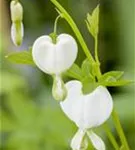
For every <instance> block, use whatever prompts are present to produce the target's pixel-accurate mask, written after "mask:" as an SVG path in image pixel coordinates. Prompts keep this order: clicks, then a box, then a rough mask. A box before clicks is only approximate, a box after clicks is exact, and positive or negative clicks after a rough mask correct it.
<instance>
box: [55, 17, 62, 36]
mask: <svg viewBox="0 0 135 150" xmlns="http://www.w3.org/2000/svg"><path fill="white" fill-rule="evenodd" d="M60 18H61V16H60V15H59V16H58V17H57V18H56V19H55V22H54V34H56V35H57V24H58V20H59V19H60Z"/></svg>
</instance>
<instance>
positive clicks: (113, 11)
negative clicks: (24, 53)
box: [0, 0, 135, 150]
mask: <svg viewBox="0 0 135 150" xmlns="http://www.w3.org/2000/svg"><path fill="white" fill-rule="evenodd" d="M20 1H21V3H22V5H23V6H24V26H25V36H24V42H23V45H22V46H21V47H18V48H16V47H14V45H13V43H12V42H11V39H10V26H11V21H10V11H9V4H10V1H9V0H0V64H1V66H0V99H1V103H0V117H1V118H0V119H1V120H0V123H1V124H0V125H1V128H0V149H1V150H56V149H59V150H69V149H70V148H69V143H70V140H71V138H72V136H73V135H74V133H75V132H76V130H77V129H76V127H75V125H74V124H73V123H72V122H71V121H69V120H68V119H67V118H66V116H65V115H64V114H63V112H62V111H61V110H60V108H59V105H58V103H57V102H55V101H54V100H53V98H52V96H51V86H52V78H51V77H50V76H49V75H46V74H44V73H43V72H41V71H40V70H38V69H37V68H32V67H30V66H25V65H15V64H12V63H10V62H8V61H7V60H6V59H5V57H4V56H5V55H7V54H8V53H10V52H13V51H21V50H27V49H28V47H29V46H32V44H33V42H34V41H35V39H36V38H37V37H39V36H41V35H44V34H49V33H51V32H52V31H53V24H54V20H55V18H56V16H57V13H56V11H55V9H54V6H53V5H52V4H51V3H50V1H49V0H40V1H39V0H20ZM59 2H60V3H61V4H62V5H63V6H64V7H65V8H66V10H68V12H69V13H70V14H71V15H72V17H73V18H74V20H75V21H76V23H77V25H78V27H79V29H80V31H81V32H82V33H83V36H84V38H85V40H86V42H87V44H88V46H89V47H90V49H93V48H94V46H93V42H94V41H93V39H92V37H91V36H90V35H89V33H88V31H87V28H86V26H85V22H84V20H85V19H86V14H87V12H92V10H93V8H95V7H96V5H97V4H99V3H100V9H101V10H100V12H101V13H100V34H99V51H100V60H101V67H102V72H106V71H110V70H123V71H125V78H128V79H131V80H134V75H135V74H134V73H135V66H134V64H135V62H134V61H135V58H134V56H135V53H134V52H135V47H134V40H135V37H134V35H135V30H134V26H135V24H134V22H135V20H134V18H135V13H134V0H130V1H127V0H121V1H118V0H101V1H100V2H99V0H59ZM62 32H65V33H69V34H71V35H73V36H74V34H73V32H72V30H71V28H70V27H69V25H68V24H67V23H66V21H64V20H61V21H60V22H59V26H58V33H62ZM74 37H75V36H74ZM84 59H85V55H84V53H83V51H82V49H81V48H80V47H79V56H78V58H77V61H76V62H77V63H78V64H79V65H80V64H81V62H82V61H83V60H84ZM109 90H110V92H111V93H112V95H113V98H114V103H115V107H116V109H117V111H118V113H119V116H120V119H121V123H122V125H123V128H124V131H125V135H126V137H127V139H128V142H129V145H130V147H131V149H132V150H134V149H135V109H134V108H135V101H134V100H135V95H134V93H135V89H134V84H132V85H129V86H126V87H120V88H110V89H109ZM111 128H112V132H113V134H114V135H115V137H116V139H117V141H118V142H119V138H118V136H117V133H116V131H115V129H114V127H113V124H111ZM99 134H101V135H102V137H103V139H104V141H105V143H106V144H107V149H108V150H111V149H113V148H112V145H111V144H110V143H109V141H108V139H107V137H106V135H105V133H104V132H103V133H100V131H99Z"/></svg>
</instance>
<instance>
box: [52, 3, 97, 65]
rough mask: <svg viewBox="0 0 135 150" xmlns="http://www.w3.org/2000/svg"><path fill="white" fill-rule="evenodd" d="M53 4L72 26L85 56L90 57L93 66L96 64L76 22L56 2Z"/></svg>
mask: <svg viewBox="0 0 135 150" xmlns="http://www.w3.org/2000/svg"><path fill="white" fill-rule="evenodd" d="M51 2H52V3H53V4H54V5H55V6H56V7H57V8H58V9H59V11H60V12H61V17H63V18H64V19H65V20H66V21H67V22H68V23H69V25H70V26H71V28H72V29H73V31H74V33H75V35H76V37H77V39H78V41H79V43H80V45H81V47H82V49H83V50H84V53H85V55H86V56H87V57H88V59H89V61H90V62H91V63H92V64H93V63H95V61H94V59H93V57H92V55H91V53H90V51H89V49H88V47H87V45H86V43H85V41H84V39H83V37H82V35H81V33H80V31H79V29H78V27H77V25H76V24H75V22H74V21H73V19H72V18H71V16H70V15H69V14H68V13H67V11H66V10H65V9H64V8H63V7H62V6H61V5H60V4H59V3H58V2H57V1H56V0H51Z"/></svg>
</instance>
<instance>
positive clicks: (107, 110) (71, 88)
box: [60, 80, 113, 150]
mask: <svg viewBox="0 0 135 150" xmlns="http://www.w3.org/2000/svg"><path fill="white" fill-rule="evenodd" d="M66 89H67V91H68V93H67V97H66V99H65V100H64V101H62V102H60V105H61V108H62V110H63V111H64V113H65V114H66V115H67V116H68V118H70V119H71V120H72V121H73V122H75V124H76V125H77V126H78V128H79V130H78V132H77V133H76V134H75V136H74V137H73V139H72V141H71V147H72V149H73V150H85V149H86V148H87V145H86V148H84V147H82V148H81V146H83V144H84V142H83V138H84V136H85V135H87V136H88V137H89V139H90V140H91V143H92V145H93V147H94V148H95V149H96V150H105V144H104V142H103V141H102V139H101V138H100V137H99V136H97V135H96V134H95V133H93V132H92V131H89V130H88V129H91V128H93V127H97V126H99V125H101V124H103V123H104V122H105V121H106V120H107V119H108V118H109V116H110V115H111V112H112V109H113V101H112V97H111V95H110V93H109V91H108V90H107V89H106V88H105V87H103V86H98V87H97V88H96V89H95V90H94V91H93V92H91V93H90V94H87V95H84V94H83V93H82V83H81V82H79V81H76V80H74V81H70V82H68V83H67V84H66ZM82 133H83V134H82ZM83 148H84V149H83Z"/></svg>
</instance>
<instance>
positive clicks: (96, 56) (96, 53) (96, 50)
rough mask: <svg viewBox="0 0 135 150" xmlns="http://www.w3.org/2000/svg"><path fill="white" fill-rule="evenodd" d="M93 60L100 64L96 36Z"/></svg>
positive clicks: (96, 38)
mask: <svg viewBox="0 0 135 150" xmlns="http://www.w3.org/2000/svg"><path fill="white" fill-rule="evenodd" d="M95 60H96V62H97V63H99V64H100V62H99V58H98V36H96V37H95Z"/></svg>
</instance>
